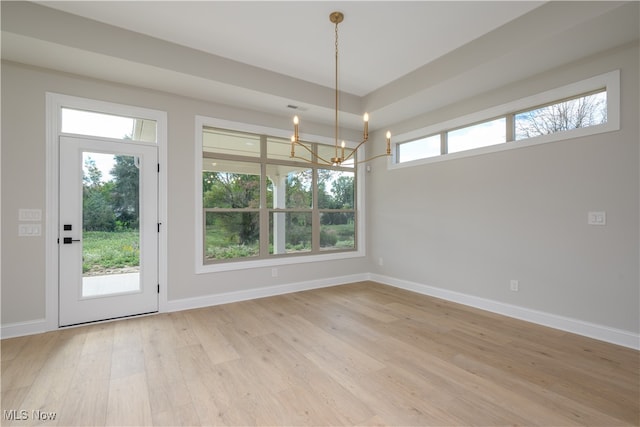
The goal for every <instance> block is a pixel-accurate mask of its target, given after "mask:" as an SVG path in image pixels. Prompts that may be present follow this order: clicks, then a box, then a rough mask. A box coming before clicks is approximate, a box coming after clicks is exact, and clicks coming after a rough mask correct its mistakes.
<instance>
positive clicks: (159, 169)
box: [158, 163, 160, 173]
mask: <svg viewBox="0 0 640 427" xmlns="http://www.w3.org/2000/svg"><path fill="white" fill-rule="evenodd" d="M158 173H160V163H158Z"/></svg>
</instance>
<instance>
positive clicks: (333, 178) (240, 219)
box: [199, 125, 357, 265]
mask: <svg viewBox="0 0 640 427" xmlns="http://www.w3.org/2000/svg"><path fill="white" fill-rule="evenodd" d="M199 132H201V137H202V138H201V139H202V157H201V161H202V169H201V175H202V176H201V180H202V181H201V185H202V187H201V188H202V193H201V195H200V197H201V200H202V223H203V227H202V232H203V240H202V242H203V245H202V263H203V264H214V265H215V264H221V263H229V262H239V261H251V260H254V261H255V260H258V261H260V260H269V259H278V258H283V257H295V256H300V255H318V254H327V253H331V252H333V253H337V252H346V251H355V250H356V249H357V242H356V235H357V233H356V230H357V224H356V223H357V215H356V187H357V186H356V168H355V166H354V165H353V164H351V165H342V166H318V165H313V164H310V163H309V162H306V161H304V160H298V159H291V158H290V153H291V143H290V141H289V140H288V139H284V138H278V137H274V136H271V135H266V134H258V133H250V132H243V131H237V130H230V129H221V128H216V127H212V126H204V125H203V126H201V127H200V128H199ZM305 144H306V147H307V148H308V149H309V150H310V151H312V152H318V153H319V154H322V153H323V152H324V151H325V150H327V149H328V148H331V149H333V147H332V146H331V147H328V146H322V145H320V144H315V143H305ZM297 152H299V155H300V156H301V157H303V156H307V157H308V156H309V154H308V153H309V151H307V150H304V149H301V148H298V149H297ZM296 154H297V155H298V153H296ZM347 154H348V153H347ZM303 158H306V157H303Z"/></svg>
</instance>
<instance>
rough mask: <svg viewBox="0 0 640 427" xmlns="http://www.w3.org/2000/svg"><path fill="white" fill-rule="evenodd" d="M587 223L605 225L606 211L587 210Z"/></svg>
mask: <svg viewBox="0 0 640 427" xmlns="http://www.w3.org/2000/svg"><path fill="white" fill-rule="evenodd" d="M587 223H588V224H589V225H607V213H606V212H589V215H588V217H587Z"/></svg>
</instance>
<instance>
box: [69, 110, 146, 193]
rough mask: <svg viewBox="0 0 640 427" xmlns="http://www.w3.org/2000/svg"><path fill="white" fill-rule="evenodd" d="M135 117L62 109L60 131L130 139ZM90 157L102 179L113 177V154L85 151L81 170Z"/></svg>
mask: <svg viewBox="0 0 640 427" xmlns="http://www.w3.org/2000/svg"><path fill="white" fill-rule="evenodd" d="M134 125H135V119H133V118H130V117H122V116H114V115H111V114H102V113H95V112H92V111H82V110H73V109H70V108H63V109H62V132H64V133H72V134H77V135H90V136H99V137H104V138H117V139H130V138H131V137H132V135H133V129H134ZM88 157H90V158H91V159H93V160H94V161H95V162H96V167H97V168H98V169H100V172H102V181H103V182H107V181H110V180H111V179H113V176H112V175H111V169H113V165H114V158H113V154H105V153H85V155H84V156H83V170H84V173H85V174H86V173H87V169H86V167H85V161H86V159H87V158H88Z"/></svg>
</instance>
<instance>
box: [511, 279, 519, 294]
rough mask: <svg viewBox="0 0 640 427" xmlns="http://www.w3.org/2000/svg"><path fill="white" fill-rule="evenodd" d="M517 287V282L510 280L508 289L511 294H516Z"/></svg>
mask: <svg viewBox="0 0 640 427" xmlns="http://www.w3.org/2000/svg"><path fill="white" fill-rule="evenodd" d="M518 285H519V284H518V281H517V280H511V282H510V287H511V290H512V291H513V292H518Z"/></svg>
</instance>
